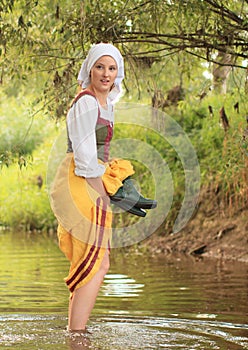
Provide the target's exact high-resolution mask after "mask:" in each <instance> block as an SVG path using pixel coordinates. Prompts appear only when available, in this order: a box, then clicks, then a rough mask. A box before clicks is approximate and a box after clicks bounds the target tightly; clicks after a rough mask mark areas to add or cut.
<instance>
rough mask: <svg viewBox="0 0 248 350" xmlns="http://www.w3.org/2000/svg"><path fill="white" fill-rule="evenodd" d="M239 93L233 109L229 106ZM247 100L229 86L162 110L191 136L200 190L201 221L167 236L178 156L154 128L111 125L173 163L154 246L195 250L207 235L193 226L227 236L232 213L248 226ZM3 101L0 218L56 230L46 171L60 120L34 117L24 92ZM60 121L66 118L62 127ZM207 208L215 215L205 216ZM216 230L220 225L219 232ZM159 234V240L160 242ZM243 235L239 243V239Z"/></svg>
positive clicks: (180, 185)
mask: <svg viewBox="0 0 248 350" xmlns="http://www.w3.org/2000/svg"><path fill="white" fill-rule="evenodd" d="M238 99H239V100H238ZM237 101H239V109H238V110H237V108H234V106H235V104H236V103H237ZM244 101H245V100H242V98H241V96H240V95H237V96H235V95H234V94H233V95H228V96H225V97H223V96H212V97H208V98H206V99H204V100H203V101H196V100H194V99H192V100H191V99H188V100H186V101H182V102H181V103H180V104H179V106H178V107H173V108H170V109H168V110H166V113H168V114H169V115H170V116H171V117H172V118H173V119H175V120H176V121H177V123H178V124H179V125H180V126H181V127H182V129H183V130H184V131H185V133H186V134H187V136H188V137H189V139H190V141H191V143H192V145H193V147H194V149H195V151H196V154H197V157H198V160H199V165H200V170H201V187H202V192H201V197H200V201H199V204H198V207H197V208H196V211H195V218H196V217H197V220H198V221H195V224H192V222H194V220H195V219H194V220H193V221H191V222H190V223H189V224H188V225H187V227H186V228H185V229H184V230H183V231H182V232H181V233H180V234H177V236H171V235H170V233H171V228H172V226H173V223H174V220H175V218H176V216H177V214H178V210H179V208H180V206H181V202H182V199H183V196H184V172H183V167H182V164H181V162H180V157H178V155H177V154H176V152H175V150H174V149H172V148H171V147H169V146H168V145H166V144H165V143H164V140H162V139H161V138H160V136H159V135H158V134H157V133H154V132H150V131H147V130H143V131H142V130H140V131H139V132H137V130H134V129H133V127H132V126H128V124H127V125H126V127H125V128H118V127H117V128H116V130H115V138H116V139H118V138H122V137H123V138H125V137H127V136H128V137H129V138H131V139H138V140H141V141H142V142H145V143H146V144H149V145H151V146H153V147H154V148H155V149H156V150H157V151H158V152H159V153H160V155H161V156H162V158H163V159H164V160H165V161H166V163H167V164H168V165H169V167H170V171H171V173H172V177H173V184H174V194H173V203H172V206H171V210H170V212H169V214H168V216H167V217H166V219H165V221H164V223H163V224H162V225H161V226H160V227H159V229H158V230H157V232H156V235H153V236H152V237H153V238H152V239H157V242H158V244H157V248H158V250H159V249H161V251H166V250H167V248H166V246H167V247H169V248H168V250H172V251H173V250H175V251H187V252H191V251H193V248H195V247H196V246H197V245H201V244H202V245H204V244H205V243H204V242H205V241H206V240H204V239H203V238H204V237H202V239H200V240H197V237H196V236H195V232H198V237H199V232H200V231H203V230H204V232H207V230H210V231H211V227H213V226H214V225H213V222H219V223H220V225H219V226H218V225H217V226H216V227H215V226H214V227H215V228H214V229H213V231H214V234H215V235H217V237H220V236H221V238H222V237H224V233H223V232H226V231H228V232H231V231H235V229H234V228H233V229H230V227H229V226H230V225H229V222H230V223H231V222H232V220H233V218H235V220H239V218H240V223H241V224H242V223H243V226H244V230H247V227H246V226H245V224H244V217H243V214H241V213H244V211H245V209H246V208H247V201H248V198H247V196H248V195H247V193H248V187H247V186H248V185H247V184H248V178H247V176H248V175H247V167H248V146H247V134H246V131H245V130H246V128H247V122H246V118H245V116H246V110H247V107H246V105H245V102H244ZM8 102H9V101H8ZM8 106H9V107H8V108H7V107H6V104H5V105H4V104H2V106H1V115H2V117H1V123H2V125H4V128H2V129H1V135H0V136H1V138H0V139H1V143H0V147H1V151H2V153H4V154H5V156H6V157H8V159H9V161H8V162H6V161H5V159H3V158H2V159H1V161H2V167H1V189H0V201H1V213H0V225H1V226H3V227H8V228H11V229H13V230H20V229H21V230H27V231H39V232H42V231H43V232H48V231H53V230H55V228H56V221H55V219H54V216H53V214H52V212H51V209H50V204H49V199H48V191H47V184H46V175H47V164H48V163H47V162H48V158H49V155H50V152H51V147H52V144H53V142H54V140H55V139H56V137H57V135H58V133H59V132H60V131H59V129H60V127H58V126H55V123H54V122H53V121H48V120H47V119H46V118H44V117H34V118H33V119H32V118H31V119H32V120H31V119H30V113H28V108H27V103H26V104H25V103H24V100H19V101H16V100H14V99H13V101H11V103H8ZM210 106H211V108H210ZM223 106H224V107H225V112H226V115H227V117H228V126H225V125H224V124H223V121H222V120H221V119H220V114H219V111H220V109H221V108H222V107H223ZM62 125H63V122H61V129H62ZM141 152H142V151H141ZM4 163H5V164H4ZM135 167H136V176H137V179H142V181H141V182H142V192H143V193H145V194H146V195H147V196H151V195H153V193H154V189H153V188H152V186H151V181H150V177H149V169H146V168H145V167H144V165H143V164H141V163H139V162H135ZM156 190H157V189H156ZM202 208H204V210H203V209H202ZM211 212H213V215H212V219H209V218H211ZM199 217H201V219H200V220H199ZM116 220H118V223H115V225H116V224H119V225H121V226H123V225H126V226H128V225H129V224H130V223H132V222H133V221H135V220H136V218H134V217H132V216H130V215H127V214H123V215H122V216H120V215H118V219H116ZM225 222H226V223H227V222H228V224H227V225H226V224H225ZM192 225H193V226H192ZM196 228H197V229H196ZM216 230H217V231H216ZM221 230H224V231H223V232H222V233H220V232H221ZM241 231H242V230H241ZM184 232H186V233H185V234H184ZM180 235H181V236H180ZM179 236H180V237H181V240H178V241H177V245H178V247H179V245H180V249H179V248H178V247H177V248H176V247H175V245H173V244H174V243H173V244H172V243H171V242H172V241H174V242H176V240H175V237H179ZM186 236H187V237H186ZM182 237H184V238H182ZM189 237H190V238H189ZM187 241H188V242H191V243H190V244H189V245H188V248H187V249H186V248H184V244H185V242H187ZM200 241H202V243H201V242H200ZM219 241H220V239H219ZM159 242H163V243H161V244H162V245H163V248H161V244H160V243H159ZM169 242H170V243H169ZM240 242H242V244H243V243H244V242H243V240H241V241H240ZM198 243H199V244H198ZM220 243H221V241H220ZM154 246H155V245H154ZM196 248H197V247H196ZM205 252H206V249H205Z"/></svg>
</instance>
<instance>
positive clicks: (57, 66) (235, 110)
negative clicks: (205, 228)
mask: <svg viewBox="0 0 248 350" xmlns="http://www.w3.org/2000/svg"><path fill="white" fill-rule="evenodd" d="M247 10H248V2H247V1H245V0H243V1H242V0H240V1H239V0H237V1H235V0H233V1H224V0H216V1H212V0H200V1H199V0H190V1H184V0H175V1H173V0H162V1H157V0H152V1H145V0H144V1H142V0H136V1H134V0H132V1H131V0H130V1H128V0H125V1H124V0H116V1H111V0H109V1H94V0H93V1H89V0H86V1H81V0H80V1H79V0H76V1H73V2H72V1H70V0H63V1H59V2H58V1H47V0H43V1H41V0H35V1H32V0H11V1H10V0H8V1H7V0H1V1H0V11H1V17H0V20H1V22H0V25H1V31H0V44H1V50H0V55H1V56H0V57H1V72H0V81H1V87H2V89H1V94H0V96H1V106H0V109H1V114H0V118H1V138H0V162H1V190H0V200H1V213H0V223H1V225H3V226H11V227H15V228H16V227H21V228H22V229H28V230H30V229H31V230H33V229H38V230H49V229H50V228H53V227H55V226H56V223H55V222H54V217H53V215H52V214H51V211H50V208H49V202H48V197H47V193H46V180H45V179H46V166H47V159H48V156H49V152H50V148H51V145H52V143H53V141H54V139H55V137H56V135H57V133H58V132H59V130H60V129H61V128H62V127H63V126H64V118H65V115H66V111H67V108H68V104H69V103H70V101H71V99H72V98H73V96H74V95H75V93H76V90H77V84H76V77H77V74H78V71H79V69H80V66H81V63H82V60H83V59H84V57H85V55H86V53H87V51H88V49H89V48H90V46H91V44H92V43H97V42H100V41H104V42H112V43H114V44H115V45H116V46H117V47H118V48H119V49H120V51H121V52H122V54H123V55H124V57H125V65H126V79H125V81H124V96H123V100H124V101H133V102H142V103H146V104H151V105H152V106H153V107H155V108H158V109H161V110H164V111H165V112H166V113H168V114H169V115H171V116H172V117H173V118H174V119H175V120H177V122H178V123H179V124H180V125H181V126H182V128H183V129H184V130H185V132H186V133H187V134H188V136H189V137H190V140H191V142H192V143H193V145H194V147H195V149H196V151H197V155H198V157H199V162H200V166H201V174H202V186H203V188H204V189H208V190H209V191H210V192H211V193H212V195H213V196H214V198H215V199H216V198H217V200H218V201H221V202H222V203H223V205H224V206H225V207H226V208H229V209H228V210H230V213H231V211H233V210H236V209H238V208H239V209H240V208H244V207H246V206H247V171H246V169H247V154H248V148H247V138H248V136H247V134H248V131H247V115H248V105H247V91H248V79H247V60H248V57H247V55H248V51H247V47H248V44H247V42H248V41H247V39H248V37H247V36H248V32H247V29H248V18H247ZM118 132H121V131H118V130H117V136H118ZM122 132H123V131H122ZM125 132H127V133H131V130H130V129H128V130H126V131H124V133H125ZM133 136H134V137H136V136H137V135H133ZM141 137H145V135H143V136H141ZM151 138H152V140H150V142H151V143H156V142H157V140H156V137H155V136H154V135H153V136H152V137H151ZM146 140H147V138H146ZM157 147H158V149H159V147H160V148H161V144H160V143H159V142H157ZM160 151H161V152H162V154H163V155H164V157H165V159H166V161H169V162H170V163H171V167H172V172H173V176H174V179H175V183H176V184H177V186H176V190H175V196H174V197H175V200H174V205H173V208H172V210H171V213H170V215H169V217H168V218H167V221H166V223H165V226H166V228H167V230H168V231H167V232H169V230H170V227H171V224H172V222H173V219H174V217H175V216H176V213H177V211H178V208H179V207H180V203H181V200H182V196H183V193H184V182H183V173H182V167H181V165H180V162H178V161H177V160H176V155H175V154H174V151H173V150H168V149H166V148H163V149H161V150H160ZM137 167H138V169H137V170H138V173H139V171H140V173H142V171H143V170H142V167H140V169H139V166H138V165H137ZM143 190H144V191H145V192H146V193H148V194H149V191H150V189H149V181H148V180H147V181H145V182H144V183H143ZM230 215H231V214H230ZM122 220H123V221H125V222H126V221H128V220H133V218H130V217H129V218H128V216H125V215H124V216H123V219H122ZM162 232H163V228H162Z"/></svg>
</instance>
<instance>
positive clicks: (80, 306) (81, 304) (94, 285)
mask: <svg viewBox="0 0 248 350" xmlns="http://www.w3.org/2000/svg"><path fill="white" fill-rule="evenodd" d="M108 269H109V252H108V251H106V253H105V255H104V258H103V261H102V264H101V267H100V269H99V271H98V272H97V273H96V274H95V276H94V277H93V278H92V279H91V280H90V281H89V282H88V283H87V284H85V285H84V286H82V287H80V288H78V289H76V290H75V292H74V295H73V297H72V298H71V300H70V302H69V320H68V328H69V330H71V331H73V330H84V329H85V326H86V323H87V321H88V319H89V317H90V314H91V311H92V309H93V307H94V305H95V301H96V297H97V294H98V292H99V289H100V287H101V284H102V281H103V279H104V276H105V275H106V273H107V272H108Z"/></svg>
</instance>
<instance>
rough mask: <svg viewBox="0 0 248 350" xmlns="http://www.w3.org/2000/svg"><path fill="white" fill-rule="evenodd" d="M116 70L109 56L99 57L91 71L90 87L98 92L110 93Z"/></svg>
mask: <svg viewBox="0 0 248 350" xmlns="http://www.w3.org/2000/svg"><path fill="white" fill-rule="evenodd" d="M117 73H118V68H117V64H116V62H115V60H114V59H113V57H111V56H102V57H100V58H99V59H98V60H97V61H96V63H95V64H94V66H93V67H92V69H91V85H92V87H93V88H94V90H96V91H98V92H108V91H110V89H111V87H112V85H113V84H114V81H115V79H116V77H117Z"/></svg>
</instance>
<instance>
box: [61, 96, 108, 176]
mask: <svg viewBox="0 0 248 350" xmlns="http://www.w3.org/2000/svg"><path fill="white" fill-rule="evenodd" d="M97 118H98V104H97V101H96V99H95V98H94V97H92V96H89V95H85V96H82V97H81V98H80V99H79V100H78V101H77V102H76V103H75V104H74V105H73V106H72V107H71V108H70V110H69V112H68V115H67V128H68V134H69V138H70V140H71V143H72V149H73V153H74V161H75V174H76V175H77V176H83V177H86V178H96V177H100V176H102V175H103V174H104V172H105V166H104V165H103V164H99V163H98V158H97V145H96V133H95V128H96V123H97Z"/></svg>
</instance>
